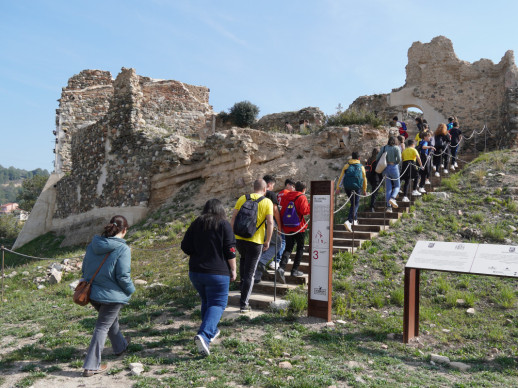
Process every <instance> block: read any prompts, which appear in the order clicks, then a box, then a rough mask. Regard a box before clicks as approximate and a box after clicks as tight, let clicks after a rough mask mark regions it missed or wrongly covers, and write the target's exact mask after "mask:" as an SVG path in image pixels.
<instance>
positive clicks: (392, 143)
mask: <svg viewBox="0 0 518 388" xmlns="http://www.w3.org/2000/svg"><path fill="white" fill-rule="evenodd" d="M387 145H389V146H395V145H396V137H395V136H390V137H389V139H388V143H387Z"/></svg>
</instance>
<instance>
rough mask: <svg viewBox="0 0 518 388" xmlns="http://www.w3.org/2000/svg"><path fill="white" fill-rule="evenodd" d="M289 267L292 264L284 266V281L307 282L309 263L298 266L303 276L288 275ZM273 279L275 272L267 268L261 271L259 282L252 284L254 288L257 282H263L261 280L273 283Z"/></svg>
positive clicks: (304, 283)
mask: <svg viewBox="0 0 518 388" xmlns="http://www.w3.org/2000/svg"><path fill="white" fill-rule="evenodd" d="M291 267H293V264H289V265H287V266H286V271H285V274H284V278H285V279H286V283H288V284H302V285H306V284H308V280H309V275H308V274H307V272H309V265H305V266H302V265H301V266H300V267H299V271H302V272H304V276H300V277H295V276H291V275H290V272H291ZM274 279H275V273H274V272H273V270H268V271H266V272H264V273H263V278H262V279H261V283H257V284H255V285H254V290H255V289H256V286H257V285H258V284H263V282H265V283H266V282H268V284H269V283H272V284H273V283H274ZM279 284H280V283H279V282H277V285H279Z"/></svg>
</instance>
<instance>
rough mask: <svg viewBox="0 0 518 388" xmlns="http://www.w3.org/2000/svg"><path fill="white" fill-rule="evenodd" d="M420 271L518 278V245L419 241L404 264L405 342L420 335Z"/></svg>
mask: <svg viewBox="0 0 518 388" xmlns="http://www.w3.org/2000/svg"><path fill="white" fill-rule="evenodd" d="M421 270H433V271H442V272H456V273H467V274H471V275H489V276H499V277H512V278H518V247H515V246H511V245H494V244H471V243H458V242H444V241H418V242H417V244H416V245H415V247H414V250H413V251H412V254H411V255H410V258H409V259H408V262H407V263H406V266H405V304H404V309H403V342H404V343H408V342H409V341H410V340H411V339H412V338H414V337H416V336H418V335H419V278H420V271H421Z"/></svg>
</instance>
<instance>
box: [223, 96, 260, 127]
mask: <svg viewBox="0 0 518 388" xmlns="http://www.w3.org/2000/svg"><path fill="white" fill-rule="evenodd" d="M258 114H259V107H258V106H257V105H255V104H252V103H251V102H250V101H241V102H236V103H235V104H234V106H233V107H232V108H230V118H231V120H232V124H234V125H236V126H238V127H240V128H244V127H249V126H251V125H252V124H253V123H254V121H255V119H256V117H257V115H258Z"/></svg>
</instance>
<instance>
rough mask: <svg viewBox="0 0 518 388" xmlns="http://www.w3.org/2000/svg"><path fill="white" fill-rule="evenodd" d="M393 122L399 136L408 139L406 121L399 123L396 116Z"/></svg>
mask: <svg viewBox="0 0 518 388" xmlns="http://www.w3.org/2000/svg"><path fill="white" fill-rule="evenodd" d="M392 121H393V122H394V125H395V126H396V128H397V129H398V131H399V134H400V135H401V136H403V137H404V138H405V140H406V139H408V132H407V127H406V123H405V122H404V121H399V120H398V118H397V116H394V117H393V118H392Z"/></svg>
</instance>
